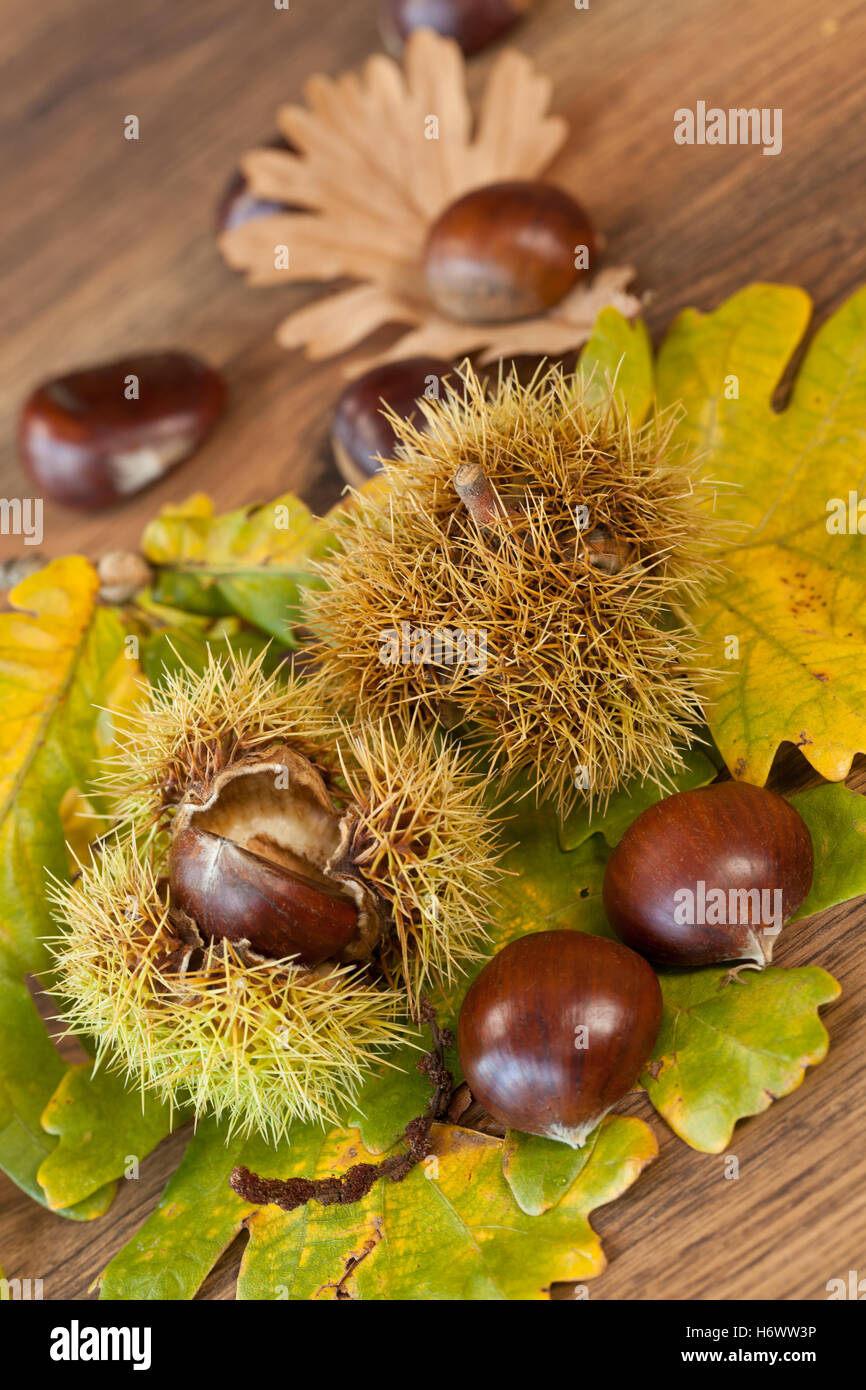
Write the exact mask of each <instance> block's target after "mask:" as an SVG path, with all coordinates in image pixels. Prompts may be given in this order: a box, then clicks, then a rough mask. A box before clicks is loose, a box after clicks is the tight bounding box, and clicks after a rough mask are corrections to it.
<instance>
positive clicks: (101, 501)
mask: <svg viewBox="0 0 866 1390" xmlns="http://www.w3.org/2000/svg"><path fill="white" fill-rule="evenodd" d="M225 397H226V388H225V383H224V382H223V379H222V377H221V376H220V375H219V373H218V372H215V371H214V370H213V368H212V367H209V366H208V365H207V363H205V362H202V361H201V360H200V359H199V358H197V357H193V356H191V355H190V354H189V353H185V352H156V353H143V354H139V355H133V356H129V357H122V358H119V359H118V360H117V361H114V362H106V363H103V364H102V365H100V366H95V367H85V368H82V369H80V370H78V371H75V372H69V373H68V374H67V375H65V376H59V377H54V378H53V379H52V380H50V381H46V382H43V383H42V385H41V386H38V387H37V388H36V390H35V391H34V392H33V393H32V395H31V396H30V397H29V399H28V400H27V401H26V402H25V404H24V406H23V408H22V411H21V419H20V427H19V444H20V450H21V457H22V460H23V462H24V464H25V466H26V467H27V469H28V471H29V472H30V474H31V475H32V477H33V479H34V481H35V482H36V484H37V486H38V487H39V489H40V491H41V492H43V493H44V494H45V495H46V496H48V497H52V498H54V500H55V501H57V502H64V503H66V504H67V505H68V506H71V507H84V508H87V509H88V510H90V509H96V508H101V507H110V506H112V505H113V504H115V503H117V502H120V501H122V500H123V499H124V498H126V497H130V496H132V495H133V494H134V493H136V492H139V491H140V490H141V489H142V488H144V487H147V486H148V484H150V483H152V482H154V481H155V480H156V479H157V478H161V477H162V476H163V475H164V474H165V473H167V472H168V471H169V470H170V469H171V468H173V467H174V466H175V465H176V464H178V463H180V461H181V459H184V458H186V457H187V455H189V454H191V453H192V452H193V450H194V449H196V448H197V446H198V445H199V444H200V443H201V441H202V440H203V439H204V437H205V435H206V434H207V433H208V432H209V431H210V430H211V429H212V427H213V425H214V424H215V422H216V420H217V418H218V417H219V415H220V414H221V412H222V410H223V407H224V405H225Z"/></svg>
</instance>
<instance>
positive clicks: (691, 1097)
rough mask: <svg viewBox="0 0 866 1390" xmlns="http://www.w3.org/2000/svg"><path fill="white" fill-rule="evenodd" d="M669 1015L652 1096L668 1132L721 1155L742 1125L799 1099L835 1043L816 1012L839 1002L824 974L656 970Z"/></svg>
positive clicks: (654, 1065) (649, 1085) (651, 1074)
mask: <svg viewBox="0 0 866 1390" xmlns="http://www.w3.org/2000/svg"><path fill="white" fill-rule="evenodd" d="M659 978H660V980H661V986H662V994H663V996H664V1001H665V1007H664V1014H663V1016H662V1026H661V1031H660V1033H659V1038H658V1042H657V1043H656V1046H655V1049H654V1051H653V1055H652V1057H651V1058H650V1062H649V1064H648V1066H647V1070H646V1071H645V1072H644V1074H643V1076H642V1077H641V1081H642V1083H643V1085H644V1086H645V1087H646V1091H647V1095H648V1096H649V1098H650V1100H651V1101H652V1103H653V1105H654V1106H655V1108H656V1109H657V1110H658V1112H659V1114H660V1115H662V1116H663V1117H664V1119H665V1120H667V1122H668V1124H669V1125H670V1127H671V1129H672V1130H673V1131H674V1132H675V1133H676V1134H678V1135H679V1136H680V1138H681V1139H684V1140H685V1141H686V1143H687V1144H690V1145H691V1147H692V1148H693V1149H700V1150H701V1152H703V1153H721V1151H722V1150H723V1149H725V1148H726V1147H727V1145H728V1144H729V1143H730V1139H731V1135H732V1133H733V1130H734V1125H735V1124H736V1122H737V1120H740V1119H743V1118H744V1117H745V1116H747V1115H759V1114H760V1113H761V1111H762V1110H766V1109H767V1107H768V1106H769V1105H770V1104H771V1103H772V1102H773V1101H774V1100H778V1099H779V1098H780V1097H781V1096H786V1095H788V1094H789V1093H790V1092H791V1091H793V1090H795V1089H796V1088H797V1087H798V1086H799V1085H800V1083H801V1081H802V1080H803V1076H804V1074H805V1069H806V1067H807V1066H814V1064H815V1063H816V1062H820V1061H822V1059H823V1057H824V1055H825V1054H826V1051H827V1047H828V1042H829V1039H828V1037H827V1030H826V1029H825V1027H824V1025H823V1024H822V1023H821V1021H820V1019H819V1018H818V1009H819V1007H820V1006H821V1005H822V1004H829V1003H831V1002H832V1001H833V1000H834V999H836V998H837V997H838V995H839V992H840V989H839V985H838V984H837V982H836V981H835V980H834V979H833V977H832V975H828V974H827V972H826V970H820V969H818V968H817V967H813V966H809V967H806V968H804V969H799V970H779V969H777V968H776V967H775V966H770V967H768V968H767V969H765V970H762V971H760V972H757V971H749V972H743V973H742V974H741V975H737V976H736V977H732V975H731V972H730V971H729V969H728V968H727V967H726V966H721V967H713V968H709V969H704V970H683V971H668V970H665V971H660V972H659Z"/></svg>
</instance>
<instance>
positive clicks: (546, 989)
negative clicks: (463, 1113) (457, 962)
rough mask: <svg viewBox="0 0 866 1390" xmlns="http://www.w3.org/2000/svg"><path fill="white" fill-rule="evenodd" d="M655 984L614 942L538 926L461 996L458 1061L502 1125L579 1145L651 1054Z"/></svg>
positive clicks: (656, 1020) (638, 960)
mask: <svg viewBox="0 0 866 1390" xmlns="http://www.w3.org/2000/svg"><path fill="white" fill-rule="evenodd" d="M661 1017H662V996H661V989H660V988H659V982H658V980H657V978H656V975H655V972H654V970H653V969H652V967H651V966H649V965H647V963H646V961H645V960H643V959H642V957H641V956H639V955H636V953H635V952H634V951H630V950H629V949H628V947H627V946H622V945H620V943H619V942H618V941H607V940H605V939H604V938H603V937H599V936H588V935H587V934H586V933H584V932H577V931H550V932H537V933H533V934H532V935H530V936H522V937H519V938H518V939H517V940H516V941H512V942H511V943H510V944H509V945H508V946H506V947H505V948H504V950H502V951H499V952H498V954H497V955H495V956H494V957H493V959H492V960H491V961H489V962H488V963H487V965H485V967H484V969H483V970H482V971H481V974H480V975H478V976H477V978H476V979H475V980H474V982H473V983H472V985H471V986H470V989H469V992H468V993H467V995H466V998H465V999H464V1001H463V1007H462V1008H461V1010H460V1021H459V1025H458V1049H459V1053H460V1065H461V1067H462V1068H463V1074H464V1076H465V1077H466V1081H467V1083H468V1085H469V1089H470V1090H471V1092H472V1094H473V1096H474V1097H475V1099H476V1100H477V1101H479V1102H480V1103H481V1105H483V1106H484V1108H485V1110H487V1111H489V1113H490V1114H491V1115H492V1116H493V1117H494V1118H495V1119H497V1120H499V1121H500V1122H501V1123H502V1124H504V1125H507V1126H508V1127H509V1128H512V1129H519V1130H522V1131H524V1132H525V1133H527V1134H539V1135H541V1136H542V1138H545V1139H559V1140H562V1142H563V1143H566V1144H570V1145H571V1146H572V1148H580V1146H581V1145H582V1144H584V1143H585V1141H586V1139H587V1137H588V1135H589V1134H590V1133H591V1132H592V1130H593V1129H595V1127H596V1125H597V1124H599V1122H600V1121H601V1120H602V1119H603V1118H604V1116H605V1115H606V1114H607V1112H608V1111H609V1110H610V1108H611V1106H613V1105H615V1104H616V1102H617V1101H618V1100H621V1099H622V1097H623V1096H624V1095H625V1094H626V1093H627V1092H628V1091H630V1090H631V1088H632V1087H633V1086H634V1084H635V1082H636V1081H637V1079H638V1077H639V1076H640V1073H641V1071H642V1070H643V1068H644V1066H645V1065H646V1063H647V1061H648V1060H649V1057H650V1054H651V1053H652V1049H653V1046H654V1044H655V1040H656V1038H657V1036H658V1031H659V1027H660V1025H661Z"/></svg>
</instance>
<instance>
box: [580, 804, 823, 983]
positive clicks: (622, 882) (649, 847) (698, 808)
mask: <svg viewBox="0 0 866 1390" xmlns="http://www.w3.org/2000/svg"><path fill="white" fill-rule="evenodd" d="M813 867H814V853H813V849H812V837H811V835H810V834H809V829H808V826H807V825H806V823H805V821H804V820H803V818H802V817H801V816H800V815H799V813H798V812H797V811H795V810H794V807H793V806H791V805H790V804H789V803H788V802H787V801H786V800H785V799H784V797H781V796H779V795H777V793H776V792H771V791H768V790H767V788H766V787H753V786H751V785H750V784H749V783H748V782H718V783H715V784H714V785H713V786H711V787H700V788H698V789H697V790H694V791H687V792H678V793H677V794H676V795H675V796H668V797H666V798H665V799H664V800H663V801H657V802H656V803H655V805H654V806H649V807H648V808H647V809H646V810H645V811H642V812H641V814H640V815H639V816H638V818H637V820H635V821H634V822H633V823H632V824H631V825H630V826H629V828H628V830H627V831H626V832H625V834H624V835H623V837H622V839H621V840H620V842H619V844H618V845H617V847H616V849H615V850H614V851H613V854H612V855H611V857H610V859H609V860H608V864H607V869H606V871H605V876H604V907H605V912H606V913H607V916H608V920H609V921H610V924H611V926H612V927H613V928H614V930H615V931H616V933H617V935H619V936H621V937H622V939H623V941H624V942H625V943H626V945H628V946H631V947H632V948H633V950H635V951H639V952H640V953H641V955H644V956H647V957H648V958H649V959H650V960H655V961H659V962H660V963H661V964H664V965H682V966H685V965H710V964H712V963H714V962H719V961H726V960H742V961H753V962H754V963H755V964H757V965H761V966H763V965H766V964H767V963H768V962H769V961H770V959H771V957H772V954H773V946H774V944H775V941H776V938H777V936H778V931H779V930H780V928H781V926H782V924H783V923H784V922H787V921H788V919H789V917H791V916H792V915H793V914H794V912H796V910H797V908H798V907H799V906H800V904H801V903H802V902H803V900H804V899H805V897H806V895H807V893H808V892H809V889H810V887H811V884H812V872H813Z"/></svg>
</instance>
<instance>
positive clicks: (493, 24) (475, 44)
mask: <svg viewBox="0 0 866 1390" xmlns="http://www.w3.org/2000/svg"><path fill="white" fill-rule="evenodd" d="M531 3H532V0H384V2H383V4H382V11H381V21H380V27H381V30H382V37H383V39H384V41H385V45H386V47H387V48H389V49H391V51H392V52H394V51H398V50H399V48H400V46H401V45H402V44H403V42H404V41H405V40H406V39H407V38H408V37H409V35H410V34H411V33H413V32H414V30H415V29H435V31H436V33H437V34H442V35H443V36H444V37H445V38H449V39H456V40H457V42H458V43H459V45H460V47H461V48H462V50H463V52H464V53H465V54H466V55H467V57H468V56H469V55H470V54H472V53H477V52H478V50H479V49H481V48H484V46H485V45H486V44H488V43H492V42H493V40H494V39H497V38H499V35H500V34H504V33H505V32H506V30H508V29H511V28H512V27H513V26H514V25H515V24H516V23H517V21H518V20H519V19H520V18H521V17H522V15H523V14H524V12H525V11H526V10H527V9H528V8H529V6H530V4H531Z"/></svg>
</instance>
